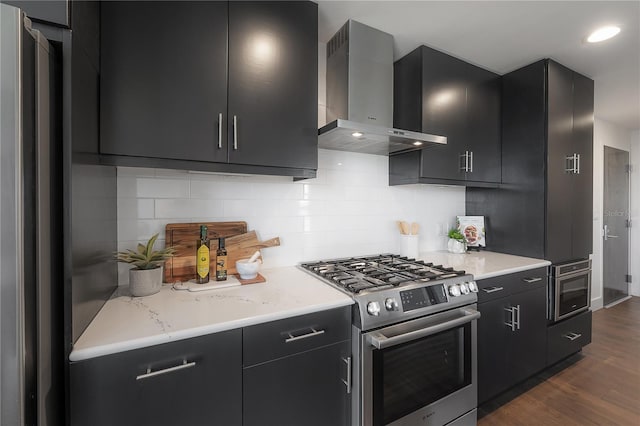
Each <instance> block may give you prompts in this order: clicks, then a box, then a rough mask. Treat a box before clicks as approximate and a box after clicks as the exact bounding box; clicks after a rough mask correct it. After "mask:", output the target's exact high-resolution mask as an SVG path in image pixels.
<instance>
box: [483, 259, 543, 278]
mask: <svg viewBox="0 0 640 426" xmlns="http://www.w3.org/2000/svg"><path fill="white" fill-rule="evenodd" d="M550 265H551V262H549V261H548V260H541V261H540V262H538V263H532V264H531V265H522V266H515V267H512V268H507V269H501V270H499V271H495V272H488V273H486V274H479V275H474V276H473V278H474V279H476V280H484V279H487V278H494V277H499V276H502V275H509V274H514V273H516V272H523V271H528V270H530V269H536V268H542V267H544V266H550Z"/></svg>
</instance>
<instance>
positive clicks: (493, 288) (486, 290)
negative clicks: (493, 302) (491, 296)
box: [482, 287, 504, 293]
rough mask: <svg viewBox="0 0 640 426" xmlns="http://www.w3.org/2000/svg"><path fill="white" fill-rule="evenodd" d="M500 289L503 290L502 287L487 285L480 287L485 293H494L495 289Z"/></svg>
mask: <svg viewBox="0 0 640 426" xmlns="http://www.w3.org/2000/svg"><path fill="white" fill-rule="evenodd" d="M502 290H504V287H487V288H483V289H482V291H484V292H485V293H495V292H496V291H502Z"/></svg>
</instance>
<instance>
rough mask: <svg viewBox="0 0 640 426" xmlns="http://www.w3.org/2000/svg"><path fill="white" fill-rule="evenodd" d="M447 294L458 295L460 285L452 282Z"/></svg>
mask: <svg viewBox="0 0 640 426" xmlns="http://www.w3.org/2000/svg"><path fill="white" fill-rule="evenodd" d="M449 294H450V295H451V296H453V297H457V296H460V286H459V285H458V284H454V285H452V286H451V287H449Z"/></svg>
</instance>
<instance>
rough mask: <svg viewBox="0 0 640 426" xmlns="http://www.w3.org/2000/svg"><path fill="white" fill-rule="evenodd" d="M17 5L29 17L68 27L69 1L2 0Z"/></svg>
mask: <svg viewBox="0 0 640 426" xmlns="http://www.w3.org/2000/svg"><path fill="white" fill-rule="evenodd" d="M2 3H7V4H10V5H12V6H15V7H19V8H20V9H22V10H23V11H24V13H26V14H27V16H28V17H29V18H31V19H36V20H38V21H43V22H52V23H54V24H58V25H62V26H65V27H69V26H70V25H69V2H68V1H67V0H40V1H34V0H2Z"/></svg>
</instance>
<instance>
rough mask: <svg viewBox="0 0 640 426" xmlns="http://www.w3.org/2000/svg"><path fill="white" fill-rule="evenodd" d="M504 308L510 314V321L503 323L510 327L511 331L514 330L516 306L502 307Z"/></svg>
mask: <svg viewBox="0 0 640 426" xmlns="http://www.w3.org/2000/svg"><path fill="white" fill-rule="evenodd" d="M504 310H505V311H507V312H509V313H510V314H511V318H510V319H509V321H510V322H505V323H504V325H506V326H507V327H509V328H511V331H516V307H515V306H514V307H511V308H504Z"/></svg>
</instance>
